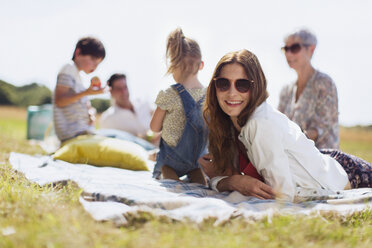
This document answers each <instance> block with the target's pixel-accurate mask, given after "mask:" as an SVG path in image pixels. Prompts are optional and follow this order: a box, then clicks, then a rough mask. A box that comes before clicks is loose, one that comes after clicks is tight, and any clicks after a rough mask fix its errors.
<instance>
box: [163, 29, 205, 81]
mask: <svg viewBox="0 0 372 248" xmlns="http://www.w3.org/2000/svg"><path fill="white" fill-rule="evenodd" d="M166 58H167V64H168V71H167V73H173V72H174V71H175V69H176V68H177V69H178V68H180V69H181V77H182V78H183V79H185V78H186V77H187V76H189V75H191V74H196V73H197V72H198V70H199V67H200V63H201V51H200V47H199V45H198V43H197V42H196V41H195V40H193V39H190V38H187V37H185V35H184V34H183V32H182V29H181V28H177V29H175V30H174V31H172V32H171V33H170V34H169V36H168V39H167V52H166Z"/></svg>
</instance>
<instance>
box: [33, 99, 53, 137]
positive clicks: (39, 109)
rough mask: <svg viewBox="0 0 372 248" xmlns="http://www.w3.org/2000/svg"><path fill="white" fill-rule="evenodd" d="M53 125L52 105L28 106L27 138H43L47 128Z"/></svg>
mask: <svg viewBox="0 0 372 248" xmlns="http://www.w3.org/2000/svg"><path fill="white" fill-rule="evenodd" d="M52 127H53V106H52V104H44V105H41V106H28V108H27V139H36V140H44V137H45V133H46V132H47V130H49V129H51V128H52Z"/></svg>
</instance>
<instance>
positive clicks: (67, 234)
mask: <svg viewBox="0 0 372 248" xmlns="http://www.w3.org/2000/svg"><path fill="white" fill-rule="evenodd" d="M25 120H26V113H25V110H22V109H14V108H4V107H0V247H146V248H149V247H213V248H216V247H325V246H328V247H331V246H332V247H335V248H336V247H372V210H367V211H364V212H361V213H358V214H354V215H350V216H347V217H339V216H337V215H334V214H331V213H324V214H322V216H312V217H306V216H303V217H298V216H296V217H295V216H274V217H273V218H271V219H263V220H261V221H256V222H252V221H246V220H243V219H239V218H237V219H233V220H230V221H228V222H226V223H224V224H222V225H220V226H214V225H213V223H214V222H213V220H208V221H205V222H204V223H202V224H200V225H196V224H194V223H187V222H186V223H185V222H177V221H171V220H169V219H164V218H157V217H153V216H151V215H149V214H145V213H143V214H141V215H139V216H128V220H129V224H128V226H126V227H121V228H118V227H115V225H114V224H113V223H111V222H104V223H101V222H96V221H94V220H93V219H92V218H91V217H90V215H89V214H88V213H86V212H85V211H84V209H83V208H82V206H81V205H80V203H79V201H78V199H79V194H80V192H81V191H80V190H79V189H78V188H77V187H76V185H74V184H68V185H67V186H63V187H62V186H58V187H54V188H53V187H39V186H38V185H36V184H33V183H30V182H28V181H27V180H26V179H25V178H24V177H23V176H22V175H21V174H18V173H16V172H14V171H13V170H12V169H10V166H9V164H8V161H7V160H8V158H9V153H10V152H11V151H14V152H22V153H27V154H42V153H43V151H42V150H41V148H40V147H38V146H36V145H32V144H30V143H29V142H27V141H26V140H25V136H26V121H25ZM341 149H342V150H344V151H345V152H348V153H351V154H354V155H357V156H360V157H362V158H363V159H365V160H367V161H369V162H371V161H372V130H369V129H367V128H342V129H341Z"/></svg>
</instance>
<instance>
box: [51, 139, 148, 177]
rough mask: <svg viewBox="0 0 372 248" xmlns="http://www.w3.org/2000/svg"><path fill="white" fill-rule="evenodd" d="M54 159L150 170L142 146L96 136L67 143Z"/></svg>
mask: <svg viewBox="0 0 372 248" xmlns="http://www.w3.org/2000/svg"><path fill="white" fill-rule="evenodd" d="M53 157H54V158H55V159H60V160H64V161H66V162H70V163H79V164H91V165H96V166H111V167H118V168H122V169H128V170H149V169H148V167H147V164H146V160H147V157H148V154H147V152H146V150H145V149H144V148H142V147H141V146H140V145H137V144H135V143H133V142H129V141H125V140H120V139H114V138H107V137H101V136H96V135H81V136H78V137H76V138H74V139H71V140H69V141H67V142H65V143H64V145H63V146H62V147H61V148H60V149H59V150H58V151H56V153H55V154H54V156H53Z"/></svg>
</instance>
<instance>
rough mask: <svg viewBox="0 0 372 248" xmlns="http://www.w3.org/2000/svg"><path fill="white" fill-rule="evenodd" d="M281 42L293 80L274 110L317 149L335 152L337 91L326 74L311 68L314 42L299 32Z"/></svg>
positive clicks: (310, 37) (336, 145) (313, 37)
mask: <svg viewBox="0 0 372 248" xmlns="http://www.w3.org/2000/svg"><path fill="white" fill-rule="evenodd" d="M284 42H285V46H284V47H283V48H282V50H283V52H284V54H285V57H286V59H287V62H288V65H289V67H291V68H292V69H294V70H295V71H296V73H297V80H296V82H294V83H292V84H290V85H287V86H285V87H284V88H283V89H282V91H281V93H280V101H279V107H278V109H279V111H280V112H282V113H284V114H285V115H286V116H288V118H289V119H291V120H292V121H294V122H296V123H297V124H298V125H299V126H300V127H301V129H302V131H303V132H304V133H305V134H306V136H307V137H308V138H310V139H312V140H313V141H314V142H315V146H316V147H317V148H318V149H321V148H334V149H337V148H338V147H339V134H338V132H339V131H338V103H337V89H336V86H335V84H334V82H333V81H332V79H331V78H330V77H329V76H328V75H326V74H324V73H322V72H320V71H318V70H316V69H314V67H313V66H312V65H311V58H312V56H313V54H314V50H315V47H316V44H317V39H316V37H315V35H314V34H312V33H311V32H309V31H308V30H304V29H302V30H299V31H297V32H295V33H292V34H290V35H288V36H287V37H286V38H285V39H284Z"/></svg>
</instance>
